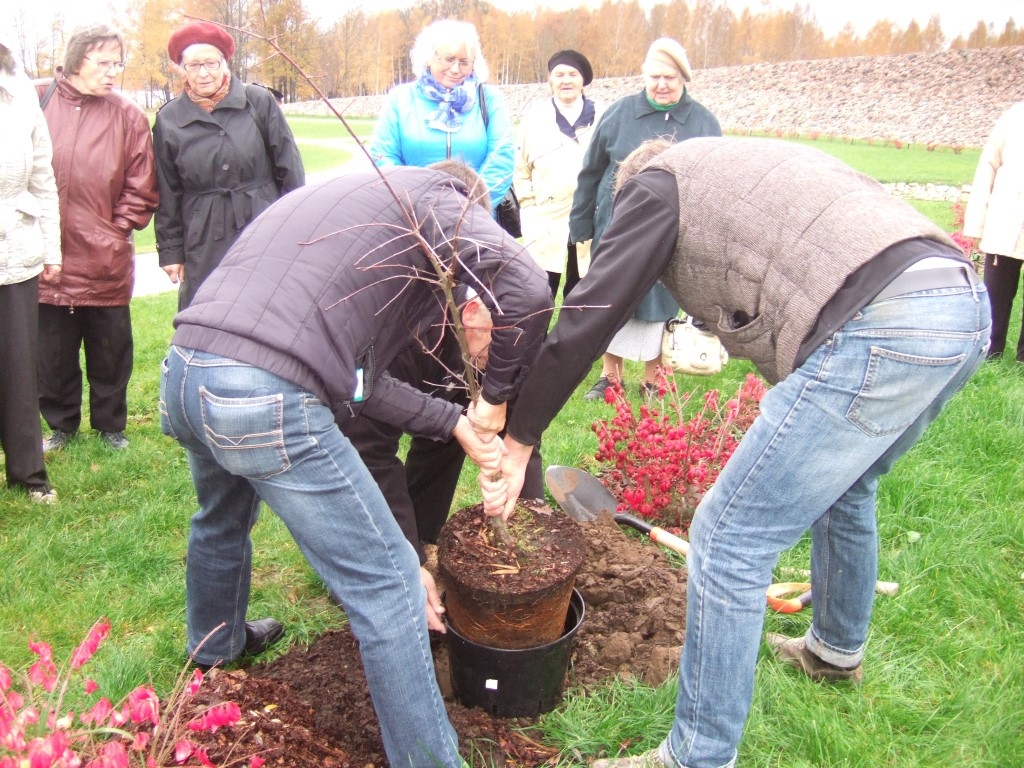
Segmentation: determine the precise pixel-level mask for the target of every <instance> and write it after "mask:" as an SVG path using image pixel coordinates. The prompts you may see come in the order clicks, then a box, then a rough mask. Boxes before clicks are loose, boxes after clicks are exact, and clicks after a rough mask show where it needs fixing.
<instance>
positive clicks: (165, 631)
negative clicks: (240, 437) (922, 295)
mask: <svg viewBox="0 0 1024 768" xmlns="http://www.w3.org/2000/svg"><path fill="white" fill-rule="evenodd" d="M305 122H306V120H305V119H304V120H303V123H305ZM315 130H316V131H327V130H329V127H328V126H324V125H322V124H320V123H317V124H316V128H315ZM299 132H300V131H299V129H298V128H297V133H299ZM302 135H305V134H304V130H303V133H302ZM302 135H300V141H302V140H303V139H302ZM823 146H824V145H823ZM880 151H882V150H881V149H880V148H878V147H874V148H872V149H871V151H870V153H868V156H869V157H871V158H872V159H871V160H870V162H871V163H874V164H877V165H879V166H882V165H887V164H889V163H895V162H898V161H901V160H902V159H904V158H905V157H906V152H907V150H894V149H891V148H889V149H888V150H885V151H887V152H888V153H890V154H891V155H898V157H893V158H887V156H886V155H885V154H879V155H875V154H874V153H875V152H880ZM922 157H924V158H925V159H931V160H933V161H934V162H935V163H936V164H937V166H936V169H935V173H936V178H938V177H939V176H943V177H944V176H950V177H955V176H956V174H957V173H961V171H957V172H952V171H949V170H948V169H946V168H943V167H939V166H942V164H943V162H944V161H949V162H956V163H959V159H958V158H957V157H956V156H954V155H953V154H952V153H937V152H936V153H927V154H925V153H922ZM864 162H868V161H867V160H865V161H864ZM970 172H971V173H973V168H972V169H971V171H970ZM969 176H970V173H968V174H967V178H964V177H963V176H960V177H958V178H959V180H960V181H961V182H962V181H969ZM925 208H927V209H928V210H927V211H926V212H928V213H929V215H934V216H935V217H936V220H937V221H940V223H942V224H943V225H945V226H949V224H950V223H951V222H950V221H949V220H948V219H947V218H946V217H947V216H948V215H949V212H948V206H945V205H942V204H940V205H936V206H925ZM174 308H175V296H174V294H171V293H168V294H162V295H158V296H150V297H145V298H140V299H136V300H135V301H133V303H132V314H133V323H134V328H135V344H136V346H135V373H134V376H133V378H132V382H131V386H130V391H129V409H130V413H129V427H128V435H129V437H130V439H131V441H132V444H131V447H130V448H129V449H128V450H126V451H124V452H120V453H114V452H111V451H109V450H107V449H105V447H104V446H103V445H102V444H101V443H100V442H99V440H98V439H97V438H96V436H95V435H94V434H92V433H90V431H89V430H88V429H86V430H83V432H82V433H81V434H80V436H79V437H78V438H77V439H76V440H75V441H74V442H73V443H71V445H70V446H68V448H66V449H65V450H64V451H62V452H60V453H58V454H56V455H53V456H51V457H48V459H47V464H48V468H49V470H50V473H51V478H52V481H53V482H54V484H55V485H56V487H57V488H58V489H59V492H60V495H61V502H60V504H58V505H57V506H54V507H41V506H36V505H34V504H31V503H29V502H28V500H27V499H26V498H25V497H24V496H23V495H21V494H19V493H15V492H13V491H8V490H5V489H2V490H0V563H3V566H4V567H3V578H2V579H0V662H2V663H4V664H6V665H8V666H9V667H12V668H15V669H17V668H22V667H24V666H25V665H27V664H28V663H29V662H30V661H31V660H32V659H33V658H34V657H33V656H32V654H31V653H30V651H29V649H28V647H27V644H26V641H27V639H28V638H29V637H30V636H35V637H36V638H41V639H45V640H47V641H49V642H51V643H52V644H53V645H54V649H55V654H56V658H57V659H58V661H61V660H64V659H66V658H67V655H68V654H69V653H70V650H71V649H72V648H73V647H74V645H75V644H76V643H78V642H79V641H80V640H81V638H82V637H83V636H84V635H85V632H86V631H87V630H88V628H89V627H90V626H91V625H92V623H93V622H94V621H95V620H96V619H97V618H98V617H99V616H106V617H107V618H109V619H110V621H111V623H112V625H113V629H112V631H111V636H110V638H109V640H108V641H107V643H106V645H105V646H104V647H103V648H102V649H101V651H100V653H99V654H97V656H96V658H95V659H94V660H93V661H92V662H90V665H89V667H88V672H89V676H90V677H92V678H94V679H95V680H96V681H97V682H98V683H99V684H100V686H101V691H102V692H103V694H104V695H106V696H108V697H110V698H112V699H114V700H117V699H119V698H120V696H122V695H124V694H126V693H127V692H128V691H129V690H131V689H132V688H133V687H135V686H136V685H138V684H140V683H144V682H146V681H148V680H150V679H152V680H153V682H154V684H155V686H156V688H157V690H158V691H161V692H166V691H168V690H169V688H170V685H171V683H172V681H173V678H174V675H175V673H176V671H177V670H178V669H179V668H180V666H181V665H182V664H183V662H184V651H183V649H184V643H185V632H184V621H185V619H184V576H183V574H184V557H185V550H186V544H187V536H188V525H189V516H190V515H191V514H192V513H193V512H194V511H195V497H194V493H193V490H192V485H191V482H190V479H189V474H188V468H187V466H186V461H185V456H184V453H183V452H182V450H181V449H180V448H179V447H178V446H177V445H176V444H175V443H174V442H172V441H171V440H170V439H169V438H166V437H164V436H163V435H161V434H160V431H159V426H158V419H157V415H156V403H157V388H158V375H159V369H160V361H161V360H162V358H163V356H164V354H165V352H166V348H167V343H168V340H169V339H170V336H171V319H172V317H173V313H174ZM1019 321H1020V315H1019V311H1018V313H1017V316H1016V318H1015V320H1014V321H1013V322H1012V323H1011V328H1017V327H1019ZM1014 343H1015V339H1011V341H1010V342H1009V347H1010V348H1011V349H1012V348H1013V345H1014ZM749 370H750V366H749V364H748V363H746V362H744V361H736V360H734V361H732V362H730V364H729V365H728V366H727V367H726V368H725V369H724V370H723V371H722V373H720V374H718V375H716V376H714V377H709V378H687V377H679V385H680V387H681V388H683V389H686V390H690V389H698V390H703V389H705V388H709V387H716V388H719V389H721V390H722V391H723V392H730V393H731V392H733V391H735V390H736V389H737V388H738V386H739V384H740V382H741V381H742V380H743V377H744V376H745V375H746V373H747V371H749ZM596 374H597V368H596V366H595V369H594V371H592V375H591V376H590V377H588V378H587V379H586V380H585V381H584V382H583V383H582V384H581V386H580V388H579V389H578V391H577V393H576V395H575V396H574V397H573V398H572V399H571V400H570V401H569V403H568V404H567V405H566V407H565V408H564V409H563V410H562V412H561V413H560V414H559V416H558V418H557V419H556V421H555V422H554V424H553V425H552V427H551V429H549V430H548V432H547V433H546V434H545V439H544V446H543V447H544V458H545V462H546V463H558V464H568V465H582V466H590V465H591V463H592V456H593V453H594V451H595V449H596V438H595V437H594V435H593V433H592V432H591V431H590V425H591V424H592V423H593V421H594V420H595V419H598V418H607V417H608V416H609V415H610V413H611V409H610V407H609V406H607V405H605V404H604V403H602V402H584V401H583V400H582V399H581V397H580V395H582V393H583V392H584V391H586V389H587V388H589V386H590V385H591V383H592V382H593V379H594V378H596ZM626 375H627V377H628V379H629V380H630V381H637V380H638V375H639V367H638V366H634V365H633V364H632V363H630V364H627V370H626ZM86 423H88V417H86ZM1022 436H1024V366H1021V365H1018V364H1016V363H1014V362H1013V361H1012V359H1007V360H1004V361H998V362H989V363H986V364H985V365H984V367H983V368H982V370H981V371H980V372H979V373H978V375H976V376H975V377H974V379H973V380H972V381H971V382H970V383H969V384H968V385H967V387H966V388H965V389H964V390H963V391H962V392H961V393H960V394H959V395H957V397H956V398H955V399H954V400H953V402H952V403H951V404H950V406H949V407H948V408H947V409H946V411H945V412H944V413H943V415H942V416H941V417H940V418H939V419H938V421H937V422H936V423H935V424H934V425H933V426H932V428H931V429H930V430H929V431H928V433H927V434H926V435H925V437H924V438H923V439H922V440H921V442H920V443H919V444H918V445H917V446H916V447H915V448H914V449H913V450H912V451H910V453H909V454H908V455H907V456H906V457H904V458H903V459H902V460H901V461H900V462H899V463H898V464H897V465H896V467H895V469H894V470H893V471H892V472H891V473H890V474H889V475H887V476H886V477H885V478H884V479H883V481H882V484H881V489H880V493H879V500H878V519H879V532H880V536H879V549H880V552H879V558H880V577H881V578H882V579H884V580H890V581H897V582H899V583H900V592H899V594H898V595H897V596H896V597H893V598H887V597H880V598H878V600H877V602H876V608H875V614H874V617H873V620H872V624H871V637H870V641H869V644H868V649H867V657H866V659H865V663H864V666H865V682H864V684H863V686H862V687H860V688H858V689H850V688H847V687H843V686H837V687H829V686H823V685H818V684H815V683H812V682H810V681H808V680H806V679H803V678H802V677H801V676H799V675H796V674H792V673H790V672H789V671H787V670H785V669H782V668H781V667H780V665H778V664H775V663H773V661H772V660H771V659H770V657H769V656H768V654H767V653H765V654H763V656H762V659H761V661H760V663H759V664H758V670H757V684H756V692H755V697H754V704H753V710H752V713H751V717H750V721H749V724H748V727H747V730H746V735H745V737H744V740H743V742H742V744H741V747H740V764H741V765H743V766H763V767H765V768H768V767H769V766H771V767H779V768H782V767H785V768H803V767H809V766H828V767H829V768H853V767H857V768H877V767H879V766H893V767H899V768H904V767H908V766H909V767H917V766H920V768H930V767H931V766H940V765H964V766H992V767H993V768H995V767H996V766H1013V765H1020V764H1022V755H1024V746H1022V744H1024V741H1022V738H1024V630H1022V627H1024V515H1022V514H1021V510H1022V509H1024V444H1022V443H1024V437H1022ZM474 475H475V472H474V471H472V470H471V469H469V468H467V470H466V471H465V472H464V474H463V480H462V482H461V484H460V490H459V495H458V498H457V505H458V506H463V505H466V504H469V503H473V502H475V501H477V500H478V499H479V493H478V491H477V490H476V489H475V486H474V480H473V478H474ZM253 541H254V551H255V557H254V577H253V594H252V601H251V605H250V609H249V612H250V615H251V616H254V617H256V616H275V617H277V618H279V619H281V620H282V621H283V622H284V623H285V625H286V627H287V636H286V637H287V642H286V643H285V644H284V645H282V646H281V647H279V648H277V649H275V650H274V651H273V652H272V655H273V654H279V653H282V652H284V650H285V649H286V648H287V647H288V646H290V645H295V644H304V643H307V642H309V641H310V640H312V639H314V638H315V637H317V636H318V635H319V634H320V633H321V632H323V631H324V630H325V629H327V628H329V627H336V626H339V625H341V624H342V623H343V621H344V617H343V615H342V614H341V613H340V612H339V611H338V610H337V609H336V608H334V607H333V605H332V604H331V601H330V600H329V598H328V596H327V594H326V593H325V591H324V589H323V587H322V586H321V584H320V582H319V580H318V579H317V577H316V576H315V574H314V573H313V572H312V571H311V569H310V568H309V567H308V566H307V564H306V563H305V561H304V560H303V558H302V557H301V555H300V553H299V552H298V549H297V548H296V546H295V544H294V542H293V541H292V540H291V538H290V536H289V535H288V533H287V531H286V530H285V529H284V526H283V525H282V524H281V523H280V521H279V520H278V519H277V518H276V517H275V516H274V514H273V513H272V512H270V511H269V510H265V511H264V514H263V516H262V518H261V521H260V523H259V525H257V526H256V529H255V531H254V538H253ZM808 559H809V544H808V543H807V542H806V541H804V542H801V543H800V544H799V545H798V546H797V547H795V548H794V549H792V550H791V551H789V552H787V553H785V555H784V557H783V560H782V563H781V565H783V566H791V567H799V568H804V567H807V563H808ZM809 621H810V613H809V612H805V613H801V614H796V615H789V616H786V615H781V614H773V613H769V614H768V617H767V620H766V630H767V631H775V632H782V633H784V634H788V635H797V634H800V633H802V632H803V631H804V630H805V629H806V627H807V625H808V623H809ZM326 673H329V670H327V671H326ZM675 686H676V683H675V682H674V681H671V682H669V683H666V684H665V685H663V686H661V687H660V688H656V689H652V688H649V687H646V686H643V685H639V684H630V683H628V682H623V681H620V682H610V683H609V684H608V686H607V687H605V688H602V689H600V690H596V691H588V692H586V693H585V694H584V693H580V692H569V693H568V695H567V696H566V699H565V701H564V702H563V704H562V705H560V706H559V707H558V709H557V710H556V711H554V712H552V713H550V714H549V715H547V716H545V717H544V718H543V721H542V724H543V727H544V729H545V731H546V734H547V736H546V738H547V740H548V741H549V743H551V744H553V745H555V746H557V747H559V748H561V749H562V750H564V752H563V755H564V758H563V760H562V764H563V765H570V764H581V763H582V762H585V760H586V759H591V758H593V757H594V756H596V755H598V754H599V753H612V754H614V753H615V752H616V751H617V750H618V749H619V747H620V745H628V749H629V751H630V752H631V753H636V752H639V751H641V750H643V749H644V748H646V747H651V746H654V745H656V744H657V743H658V741H660V739H661V738H662V737H663V736H664V734H665V733H666V732H667V730H668V728H669V726H670V724H671V721H672V708H673V702H674V695H675ZM71 698H72V701H71V702H70V703H69V706H72V707H73V706H74V700H73V699H74V696H72V697H71Z"/></svg>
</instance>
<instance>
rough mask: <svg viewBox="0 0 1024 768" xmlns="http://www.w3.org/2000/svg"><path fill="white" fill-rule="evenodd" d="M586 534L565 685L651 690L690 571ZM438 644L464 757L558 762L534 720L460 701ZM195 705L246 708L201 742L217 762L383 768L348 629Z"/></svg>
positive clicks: (605, 536) (239, 677)
mask: <svg viewBox="0 0 1024 768" xmlns="http://www.w3.org/2000/svg"><path fill="white" fill-rule="evenodd" d="M583 528H584V532H585V534H586V537H587V547H588V551H587V560H586V563H585V564H584V566H583V568H582V570H581V571H580V573H579V575H578V576H577V581H576V587H577V589H579V591H580V593H581V594H582V595H583V598H584V601H585V604H586V616H585V618H584V621H583V625H582V626H581V627H580V630H579V632H578V633H577V635H576V642H575V647H574V650H573V656H572V665H571V668H570V671H569V676H568V678H567V680H566V688H567V689H569V688H576V689H588V688H592V687H594V686H597V685H600V684H601V683H603V682H606V681H607V680H608V679H609V678H610V677H613V676H616V675H617V676H619V677H621V678H625V679H636V680H642V681H644V682H646V683H649V684H651V685H657V684H659V683H661V682H662V681H664V680H665V679H666V678H667V677H668V676H669V675H671V674H674V672H675V669H676V666H677V664H678V658H679V649H680V646H681V645H682V642H683V631H684V626H685V613H686V571H685V570H683V569H681V568H675V567H673V566H672V565H671V564H670V563H669V561H668V559H667V558H666V557H665V555H664V554H663V553H662V552H661V550H659V549H658V548H657V547H656V546H655V545H654V544H651V543H650V542H648V541H646V540H641V539H639V538H635V537H633V536H627V535H626V534H625V533H624V532H623V530H622V529H620V528H619V527H618V526H617V525H616V524H615V523H614V522H613V521H612V520H611V518H605V519H602V520H600V521H597V522H593V523H585V524H583ZM433 646H434V659H435V664H436V667H437V670H438V680H439V682H440V684H441V690H442V692H443V693H444V694H445V703H446V705H447V707H448V716H449V718H450V719H451V721H452V725H453V726H454V727H455V730H456V731H457V732H458V735H459V741H460V746H461V748H462V751H463V754H464V755H465V756H466V757H467V759H469V760H470V761H471V762H472V763H473V764H476V765H479V764H480V763H481V761H482V759H483V760H486V761H487V762H486V764H493V765H501V764H506V765H515V766H523V767H524V768H532V767H533V766H540V765H543V764H545V763H547V762H549V761H551V760H553V758H555V757H556V755H557V750H555V749H552V748H551V747H550V746H546V745H544V744H542V743H540V738H541V737H540V735H539V734H537V733H535V732H531V731H529V726H530V725H532V724H533V723H534V722H536V721H535V719H531V718H516V719H502V718H496V717H492V716H491V715H489V714H488V713H486V712H484V711H483V710H481V709H468V708H466V707H464V706H462V705H461V704H459V703H458V702H457V701H455V700H454V699H453V698H452V697H451V693H450V684H449V681H448V667H447V664H448V659H447V650H446V644H445V642H444V640H443V638H441V637H437V638H435V641H434V643H433ZM198 698H200V701H199V702H197V703H198V704H202V703H204V702H205V703H211V702H217V701H224V700H231V701H235V702H236V703H237V704H238V705H239V707H240V708H241V711H242V715H243V717H242V722H241V723H239V724H238V725H236V726H235V727H234V728H233V729H226V730H220V731H218V732H217V733H216V734H213V735H209V736H206V737H205V738H206V739H207V742H206V743H205V744H204V746H206V747H207V748H208V750H209V752H210V756H211V759H212V760H213V762H214V763H216V764H218V765H223V764H226V763H228V762H230V761H232V760H239V759H241V758H242V757H243V756H244V757H247V756H248V755H252V754H257V753H258V754H260V755H261V756H262V757H263V758H264V759H265V760H266V761H267V763H266V764H267V765H268V766H294V767H295V768H310V767H311V766H324V767H325V768H346V767H347V766H353V767H358V768H368V767H369V766H386V765H387V760H386V758H385V756H384V750H383V746H382V745H381V740H380V731H379V728H378V725H377V718H376V715H375V714H374V711H373V706H372V704H371V702H370V695H369V691H368V690H367V687H366V679H365V677H364V676H363V670H362V665H361V664H360V661H359V654H358V650H357V646H356V642H355V639H354V638H353V636H352V634H351V633H350V632H349V631H347V630H337V631H331V632H328V633H326V634H324V635H323V636H322V637H321V638H320V639H319V640H317V641H316V642H315V643H313V645H311V646H310V647H308V648H295V649H293V650H291V651H290V652H289V653H287V654H286V655H284V656H282V657H281V658H279V659H277V660H275V661H273V662H271V663H269V664H262V665H256V666H253V667H250V668H249V669H241V670H233V671H221V670H214V671H213V672H211V674H210V675H209V676H208V678H207V682H206V684H205V685H204V686H203V690H202V692H201V694H200V696H199V697H198ZM524 728H526V733H525V734H524V733H522V732H520V731H521V729H524ZM245 762H247V760H246V761H245ZM243 764H245V763H243Z"/></svg>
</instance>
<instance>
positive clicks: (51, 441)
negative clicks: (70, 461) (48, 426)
mask: <svg viewBox="0 0 1024 768" xmlns="http://www.w3.org/2000/svg"><path fill="white" fill-rule="evenodd" d="M77 434H78V433H77V432H65V431H63V430H60V429H55V430H53V432H51V433H50V436H49V437H46V438H43V453H53V452H54V451H59V450H61V449H62V448H63V447H64V446H65V445H67V444H68V443H70V442H71V441H72V440H73V439H74V437H75V435H77Z"/></svg>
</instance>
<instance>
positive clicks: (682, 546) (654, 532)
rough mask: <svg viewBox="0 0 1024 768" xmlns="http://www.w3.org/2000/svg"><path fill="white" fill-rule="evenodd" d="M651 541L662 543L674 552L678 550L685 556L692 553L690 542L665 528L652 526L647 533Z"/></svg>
mask: <svg viewBox="0 0 1024 768" xmlns="http://www.w3.org/2000/svg"><path fill="white" fill-rule="evenodd" d="M647 535H648V536H649V537H650V539H651V541H653V542H654V543H655V544H660V545H661V546H663V547H665V548H666V549H671V550H672V551H673V552H678V553H679V554H680V555H683V556H684V557H685V556H686V555H689V554H690V544H689V542H686V541H684V540H683V539H680V538H679V537H678V536H676V535H675V534H672V533H669V532H668V531H666V530H665V529H664V528H658V527H652V528H651V530H650V531H649V532H648V533H647Z"/></svg>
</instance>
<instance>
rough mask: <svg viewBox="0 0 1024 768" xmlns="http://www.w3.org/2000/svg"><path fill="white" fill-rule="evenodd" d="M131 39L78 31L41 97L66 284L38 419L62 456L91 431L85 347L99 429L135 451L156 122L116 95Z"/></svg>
mask: <svg viewBox="0 0 1024 768" xmlns="http://www.w3.org/2000/svg"><path fill="white" fill-rule="evenodd" d="M124 55H125V45H124V37H123V36H122V35H121V33H120V32H119V31H118V30H116V29H114V28H113V27H110V26H107V25H106V24H93V25H89V26H82V27H78V28H77V29H75V30H74V31H73V32H72V34H71V38H70V39H69V40H68V46H67V52H66V53H65V55H64V66H63V67H60V68H58V70H57V74H56V75H55V76H54V78H53V80H52V81H47V82H42V83H38V84H37V86H36V88H37V91H38V92H39V94H40V96H41V97H42V99H43V100H44V101H45V102H46V106H45V108H44V110H43V114H44V115H45V116H46V122H47V124H48V125H49V129H50V136H51V137H52V139H53V170H54V175H55V176H56V177H57V188H58V192H59V194H60V217H61V248H62V250H63V252H64V273H63V276H62V277H61V280H60V282H58V283H43V284H41V285H40V287H39V409H40V411H42V414H43V418H44V419H45V420H46V423H47V424H48V425H49V426H50V429H51V430H53V431H52V433H51V434H50V436H49V438H47V440H46V441H45V445H44V449H45V450H48V451H56V450H60V449H61V448H63V447H64V446H65V445H67V443H68V442H69V441H70V440H71V439H72V438H73V437H74V436H75V434H76V433H77V432H78V427H79V424H80V423H81V420H82V370H81V368H80V366H79V362H78V356H79V350H80V349H81V348H82V347H83V346H84V347H85V370H86V378H87V379H88V381H89V420H90V423H91V425H92V428H93V429H95V430H97V431H98V432H99V433H100V438H101V439H102V440H103V441H104V442H105V443H106V444H107V445H108V446H109V447H111V448H114V449H118V450H119V449H122V448H126V447H127V446H128V439H127V438H126V437H125V434H124V429H125V426H126V425H127V423H128V380H129V379H130V378H131V375H132V364H133V362H134V350H133V346H132V321H131V313H130V311H129V308H128V304H129V302H130V301H131V298H132V289H133V287H134V285H135V248H134V245H133V243H132V232H133V231H134V230H137V229H143V228H144V227H145V226H146V225H147V224H149V220H150V218H152V216H153V211H154V210H156V173H155V171H154V164H153V143H152V140H151V139H150V133H149V120H148V119H147V118H146V114H145V113H144V112H143V111H142V109H140V108H139V106H138V105H137V104H136V103H135V102H133V101H132V100H131V99H129V98H128V97H127V96H124V95H122V94H121V93H119V92H118V91H116V90H114V85H115V81H116V78H117V75H118V74H119V73H120V72H121V71H122V70H123V69H124Z"/></svg>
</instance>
